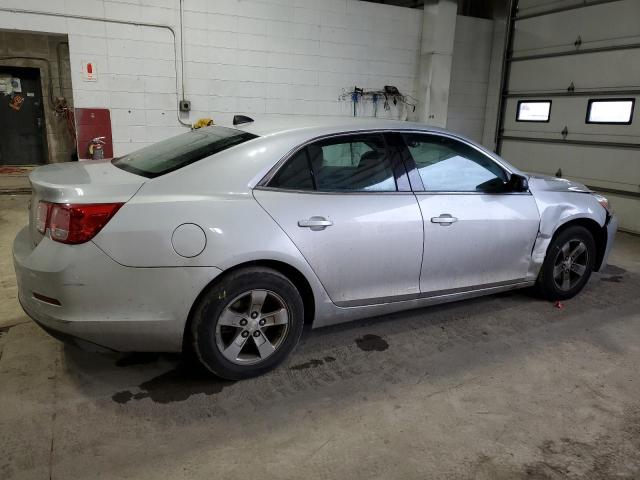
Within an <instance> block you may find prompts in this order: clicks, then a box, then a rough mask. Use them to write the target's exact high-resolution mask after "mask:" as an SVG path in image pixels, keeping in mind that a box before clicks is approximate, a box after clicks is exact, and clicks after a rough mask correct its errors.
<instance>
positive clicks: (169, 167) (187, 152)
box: [112, 127, 256, 178]
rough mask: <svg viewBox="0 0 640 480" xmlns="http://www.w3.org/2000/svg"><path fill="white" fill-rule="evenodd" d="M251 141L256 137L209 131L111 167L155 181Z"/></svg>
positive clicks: (186, 136) (127, 157) (188, 135)
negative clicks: (159, 177) (154, 179)
mask: <svg viewBox="0 0 640 480" xmlns="http://www.w3.org/2000/svg"><path fill="white" fill-rule="evenodd" d="M252 138H256V135H253V134H252V133H247V132H243V131H240V130H236V129H233V128H225V127H208V128H203V129H199V130H192V131H190V132H187V133H183V134H182V135H178V136H176V137H172V138H168V139H166V140H163V141H161V142H158V143H154V144H153V145H149V146H148V147H144V148H141V149H140V150H136V151H135V152H132V153H130V154H128V155H125V156H123V157H120V158H114V159H113V160H112V163H113V164H114V165H115V166H116V167H118V168H121V169H123V170H126V171H127V172H131V173H135V174H137V175H142V176H143V177H147V178H154V177H158V176H160V175H164V174H165V173H169V172H173V171H174V170H177V169H179V168H182V167H184V166H185V165H189V164H190V163H193V162H197V161H198V160H201V159H203V158H206V157H208V156H210V155H213V154H214V153H218V152H221V151H222V150H226V149H227V148H230V147H233V146H234V145H239V144H241V143H244V142H246V141H247V140H251V139H252Z"/></svg>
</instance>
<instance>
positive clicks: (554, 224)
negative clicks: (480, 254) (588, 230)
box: [528, 192, 606, 279]
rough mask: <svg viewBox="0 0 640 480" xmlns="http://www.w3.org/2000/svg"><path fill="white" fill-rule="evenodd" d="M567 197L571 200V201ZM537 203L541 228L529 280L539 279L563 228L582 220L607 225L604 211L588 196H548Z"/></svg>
mask: <svg viewBox="0 0 640 480" xmlns="http://www.w3.org/2000/svg"><path fill="white" fill-rule="evenodd" d="M567 195H570V196H571V197H570V198H569V199H567V198H566V196H567ZM568 200H570V201H568ZM536 203H537V204H538V210H539V212H540V227H539V230H538V237H537V238H536V241H535V243H534V245H533V250H532V252H531V266H530V268H529V274H528V276H529V277H530V278H532V279H533V278H536V277H537V276H538V272H539V271H540V268H541V267H542V264H543V262H544V258H545V256H546V254H547V249H548V248H549V244H550V243H551V239H552V238H553V235H554V234H555V233H556V232H557V231H558V229H559V228H560V227H562V226H563V225H566V224H567V223H569V222H571V221H573V220H578V219H589V220H594V221H595V222H597V223H598V225H600V226H603V225H604V224H605V221H606V213H605V211H604V209H603V208H602V207H601V206H600V204H599V203H598V202H597V201H596V199H595V198H594V197H593V196H591V195H588V194H583V193H571V194H567V193H564V192H563V193H557V192H544V194H542V195H540V194H538V195H536Z"/></svg>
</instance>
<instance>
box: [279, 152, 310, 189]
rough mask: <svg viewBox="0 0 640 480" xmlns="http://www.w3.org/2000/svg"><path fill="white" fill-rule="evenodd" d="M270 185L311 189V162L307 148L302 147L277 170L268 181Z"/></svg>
mask: <svg viewBox="0 0 640 480" xmlns="http://www.w3.org/2000/svg"><path fill="white" fill-rule="evenodd" d="M269 186H270V187H274V188H284V189H287V190H313V189H314V187H313V178H312V175H311V164H310V163H309V158H308V156H307V149H306V148H303V149H302V150H300V151H299V152H298V153H296V154H295V155H294V156H293V157H291V158H290V159H289V160H287V163H285V164H284V165H283V167H282V168H281V169H280V170H278V173H277V174H276V175H275V177H273V179H272V180H271V182H270V183H269Z"/></svg>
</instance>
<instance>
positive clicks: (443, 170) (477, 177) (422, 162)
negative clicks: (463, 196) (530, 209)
mask: <svg viewBox="0 0 640 480" xmlns="http://www.w3.org/2000/svg"><path fill="white" fill-rule="evenodd" d="M402 136H403V138H404V140H405V142H406V144H407V147H408V149H409V152H410V153H411V156H412V157H413V160H414V161H415V163H416V168H417V169H418V172H419V173H420V178H421V179H422V183H423V184H424V189H425V190H426V191H429V192H488V193H494V192H500V191H504V189H505V187H506V182H507V174H506V172H505V171H504V170H503V169H502V167H500V166H499V165H498V164H497V163H496V162H494V161H493V160H491V159H490V158H489V157H487V156H486V155H484V154H483V153H481V152H479V151H478V150H476V149H475V148H473V147H471V146H469V145H467V144H465V143H462V142H459V141H457V140H454V139H451V138H447V137H440V136H437V135H424V134H411V133H409V134H403V135H402Z"/></svg>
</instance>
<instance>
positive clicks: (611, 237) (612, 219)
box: [598, 215, 618, 271]
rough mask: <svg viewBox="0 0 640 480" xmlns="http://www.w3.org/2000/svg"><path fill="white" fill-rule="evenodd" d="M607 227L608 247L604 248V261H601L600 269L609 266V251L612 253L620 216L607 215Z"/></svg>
mask: <svg viewBox="0 0 640 480" xmlns="http://www.w3.org/2000/svg"><path fill="white" fill-rule="evenodd" d="M605 227H606V228H607V247H606V248H605V250H604V256H603V257H602V262H600V267H599V268H598V270H599V271H602V270H603V269H604V267H606V266H607V260H608V259H609V253H611V249H612V248H613V244H614V241H615V238H616V232H617V231H618V217H616V216H615V215H609V216H608V217H607V223H606V225H605Z"/></svg>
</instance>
